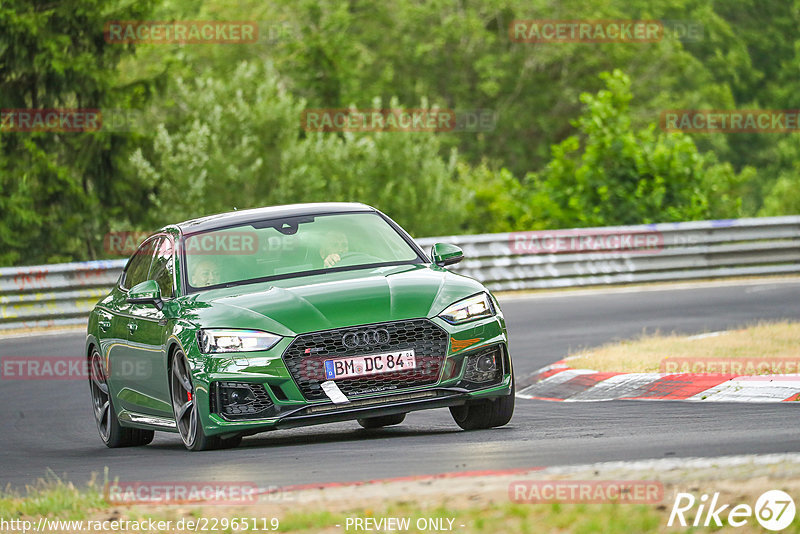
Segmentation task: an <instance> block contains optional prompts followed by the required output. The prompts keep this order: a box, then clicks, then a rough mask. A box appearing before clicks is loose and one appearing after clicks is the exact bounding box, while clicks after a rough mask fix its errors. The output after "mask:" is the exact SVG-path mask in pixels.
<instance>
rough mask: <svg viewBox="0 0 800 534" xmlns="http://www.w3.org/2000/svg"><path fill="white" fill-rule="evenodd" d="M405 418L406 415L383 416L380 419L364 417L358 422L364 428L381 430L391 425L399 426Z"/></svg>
mask: <svg viewBox="0 0 800 534" xmlns="http://www.w3.org/2000/svg"><path fill="white" fill-rule="evenodd" d="M405 418H406V414H404V413H398V414H395V415H382V416H380V417H364V418H362V419H359V420H358V424H359V425H361V426H363V427H364V428H381V427H384V426H389V425H399V424H400V423H402V422H403V420H404V419H405Z"/></svg>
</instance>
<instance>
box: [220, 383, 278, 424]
mask: <svg viewBox="0 0 800 534" xmlns="http://www.w3.org/2000/svg"><path fill="white" fill-rule="evenodd" d="M215 387H216V401H217V402H216V411H217V413H220V414H221V415H223V416H225V417H226V418H229V419H231V418H234V419H242V418H257V417H258V416H266V415H267V412H268V411H269V410H270V409H271V408H272V407H273V403H272V399H270V397H269V395H268V394H267V392H266V389H265V388H264V386H263V385H261V384H248V383H246V382H217V383H216V384H215Z"/></svg>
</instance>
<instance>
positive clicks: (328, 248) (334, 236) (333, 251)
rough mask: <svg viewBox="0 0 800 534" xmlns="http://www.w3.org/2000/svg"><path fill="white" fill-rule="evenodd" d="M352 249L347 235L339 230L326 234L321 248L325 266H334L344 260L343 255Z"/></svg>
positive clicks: (320, 252)
mask: <svg viewBox="0 0 800 534" xmlns="http://www.w3.org/2000/svg"><path fill="white" fill-rule="evenodd" d="M349 250H350V245H349V243H348V242H347V236H346V235H345V234H344V233H343V232H340V231H338V230H331V231H330V232H328V233H326V234H325V242H324V243H323V244H322V247H320V249H319V255H320V256H321V257H322V260H323V264H324V265H325V267H333V266H334V265H336V264H337V263H339V262H340V261H341V260H342V255H344V254H346V253H347V252H348V251H349Z"/></svg>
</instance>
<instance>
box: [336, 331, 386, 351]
mask: <svg viewBox="0 0 800 534" xmlns="http://www.w3.org/2000/svg"><path fill="white" fill-rule="evenodd" d="M388 342H389V331H388V330H386V329H385V328H376V329H374V330H362V331H360V332H348V333H347V334H345V335H343V336H342V343H344V346H345V347H347V348H350V349H355V348H357V347H367V346H369V345H384V344H386V343H388Z"/></svg>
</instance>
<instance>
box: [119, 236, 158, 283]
mask: <svg viewBox="0 0 800 534" xmlns="http://www.w3.org/2000/svg"><path fill="white" fill-rule="evenodd" d="M161 239H163V238H159V239H150V240H148V241H145V243H144V244H142V246H140V247H139V250H137V251H136V252H134V253H133V256H132V257H131V259H130V261H129V262H128V266H127V267H126V268H125V278H124V279H123V280H122V287H124V288H125V289H130V288H132V287H133V286H135V285H136V284H141V283H142V282H144V281H145V280H147V274H148V273H149V272H150V263H151V262H152V260H153V252H155V248H156V245H157V244H158V243H159V242H160V241H161Z"/></svg>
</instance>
